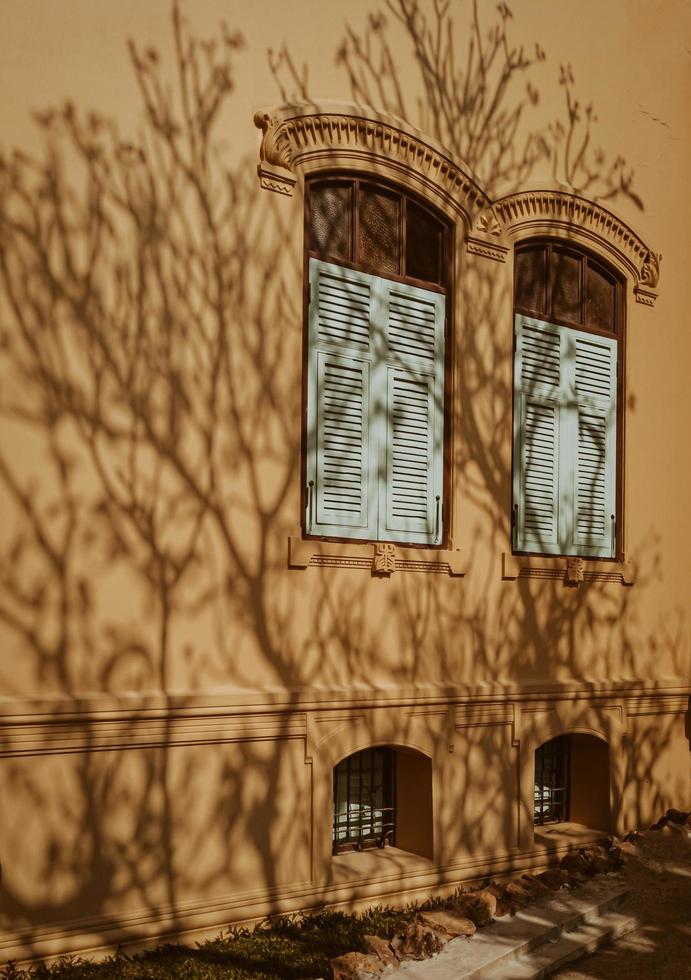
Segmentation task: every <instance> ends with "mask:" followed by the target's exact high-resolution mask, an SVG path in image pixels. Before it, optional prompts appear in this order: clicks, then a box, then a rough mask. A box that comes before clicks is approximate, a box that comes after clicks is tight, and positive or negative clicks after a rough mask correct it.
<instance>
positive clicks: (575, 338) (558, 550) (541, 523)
mask: <svg viewBox="0 0 691 980" xmlns="http://www.w3.org/2000/svg"><path fill="white" fill-rule="evenodd" d="M622 293H623V290H622V287H621V285H620V283H619V280H618V279H617V278H616V277H615V276H614V274H613V273H612V272H611V271H610V270H609V269H607V268H605V267H604V266H603V265H602V264H601V263H599V262H597V261H595V260H594V259H592V258H591V257H590V256H588V255H585V254H583V253H581V252H578V251H575V250H574V249H572V248H569V247H565V246H562V245H557V244H552V243H540V244H530V245H528V246H524V247H521V248H519V249H517V251H516V262H515V311H516V313H515V358H514V463H513V533H514V549H515V550H516V551H519V552H529V553H537V554H555V555H581V556H583V557H593V558H613V557H616V555H617V543H618V536H619V541H620V540H621V527H620V525H621V521H620V520H619V519H618V515H619V514H620V513H621V500H620V497H621V490H620V480H619V463H618V454H619V452H620V447H621V432H620V429H621V411H620V402H621V397H620V392H621V387H622V369H623V356H622V346H623V337H622V326H621V323H622V307H623V296H622ZM619 550H620V546H619Z"/></svg>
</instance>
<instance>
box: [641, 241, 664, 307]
mask: <svg viewBox="0 0 691 980" xmlns="http://www.w3.org/2000/svg"><path fill="white" fill-rule="evenodd" d="M661 261H662V255H659V254H656V253H655V252H651V251H648V252H647V253H646V256H645V258H644V260H643V265H642V266H641V271H640V272H639V274H638V282H637V283H636V285H635V287H634V294H635V296H636V302H637V303H643V304H644V305H645V306H653V305H654V304H655V300H656V299H657V293H656V292H655V288H656V287H657V284H658V282H659V281H660V262H661Z"/></svg>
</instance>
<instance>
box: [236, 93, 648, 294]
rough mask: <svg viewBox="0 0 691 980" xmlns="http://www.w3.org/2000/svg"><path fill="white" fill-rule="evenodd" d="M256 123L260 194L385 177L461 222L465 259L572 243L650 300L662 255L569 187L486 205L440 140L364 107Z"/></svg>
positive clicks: (272, 116)
mask: <svg viewBox="0 0 691 980" xmlns="http://www.w3.org/2000/svg"><path fill="white" fill-rule="evenodd" d="M254 122H255V125H256V126H257V127H258V128H259V129H261V130H262V133H263V137H262V142H261V147H260V162H259V165H258V168H257V170H258V174H259V180H260V183H261V186H262V187H264V188H266V189H267V190H273V191H276V192H278V193H280V194H287V195H290V194H292V193H293V189H294V187H295V184H296V183H297V179H298V176H299V175H301V174H313V173H318V172H319V171H324V170H327V169H332V170H338V169H341V170H354V171H358V172H360V173H368V174H371V175H380V176H385V177H388V178H389V179H394V180H398V181H399V182H401V183H402V184H403V185H404V186H407V187H408V188H410V189H412V190H415V191H417V192H418V193H422V194H423V195H425V196H426V197H428V198H429V199H430V200H431V201H432V202H436V203H437V204H438V205H440V206H442V207H443V209H444V210H445V211H446V212H447V213H455V214H456V216H458V217H459V218H461V220H462V222H463V224H464V226H465V231H466V239H465V241H466V248H467V250H468V251H469V252H472V253H474V254H477V255H480V256H484V257H486V258H488V259H493V260H495V261H499V262H504V261H505V260H506V257H507V255H508V253H509V247H510V243H512V242H513V241H515V240H517V239H520V238H525V237H530V236H535V235H551V236H557V237H563V238H570V239H572V240H574V241H575V242H577V243H580V244H581V245H583V246H585V247H590V248H591V249H595V250H596V251H597V252H599V253H600V255H601V256H602V257H603V258H605V259H609V260H611V261H614V262H615V264H617V265H618V266H619V267H620V268H621V269H622V271H624V272H625V273H626V274H627V275H628V276H629V277H630V279H631V280H632V283H633V287H634V295H635V298H636V301H637V302H639V303H643V304H644V305H646V306H653V305H654V303H655V300H656V298H657V292H656V289H657V285H658V281H659V278H660V259H661V256H660V255H659V254H658V253H656V252H655V251H654V250H653V249H652V248H651V247H650V246H649V245H648V244H646V242H644V241H643V239H642V238H641V237H640V236H639V235H638V234H637V233H636V232H635V231H634V230H633V229H632V228H631V227H630V226H629V225H628V224H627V223H626V222H624V221H623V220H622V219H620V218H619V217H617V215H616V214H615V213H614V212H613V211H611V210H610V209H609V208H606V207H604V206H603V205H602V204H598V203H596V202H594V201H590V200H588V199H587V198H585V197H582V196H581V195H579V194H578V192H577V191H576V190H574V189H572V188H564V187H561V186H556V187H551V188H550V187H545V188H542V189H525V190H522V191H518V192H515V193H511V194H508V195H506V196H503V197H501V198H499V199H497V200H495V201H493V200H491V198H490V196H489V195H488V193H487V191H486V189H485V188H484V187H483V185H482V183H481V181H480V180H479V179H478V178H477V177H476V176H475V175H474V174H473V173H472V171H471V170H470V169H469V168H468V167H466V166H465V165H464V164H463V162H462V161H459V160H457V159H455V158H454V156H453V154H452V153H451V151H450V150H448V149H447V148H446V147H444V146H443V145H442V144H441V143H439V142H437V141H436V140H435V139H433V138H432V137H431V136H427V135H425V134H423V133H421V132H420V130H418V129H416V128H415V127H414V126H411V125H410V124H408V123H407V122H404V121H403V120H401V119H398V118H396V117H395V116H391V115H389V114H387V113H382V112H378V111H377V110H376V109H373V108H372V107H370V106H362V105H352V104H349V103H345V102H323V103H292V104H285V105H280V106H274V107H271V108H269V109H262V110H259V111H258V112H257V113H255V116H254Z"/></svg>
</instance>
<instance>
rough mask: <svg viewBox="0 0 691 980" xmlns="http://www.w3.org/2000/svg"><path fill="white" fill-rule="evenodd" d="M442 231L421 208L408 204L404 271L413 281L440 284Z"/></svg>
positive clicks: (437, 223)
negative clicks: (421, 280)
mask: <svg viewBox="0 0 691 980" xmlns="http://www.w3.org/2000/svg"><path fill="white" fill-rule="evenodd" d="M441 243H442V229H441V227H440V225H439V222H437V221H435V220H434V218H433V217H432V216H431V215H430V214H428V213H427V211H425V210H424V209H423V208H419V207H417V205H415V204H413V203H412V202H408V207H407V221H406V250H405V271H406V275H407V276H412V277H413V278H414V279H424V280H426V281H427V282H438V283H441V258H442V257H441Z"/></svg>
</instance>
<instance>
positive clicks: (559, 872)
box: [535, 868, 569, 892]
mask: <svg viewBox="0 0 691 980" xmlns="http://www.w3.org/2000/svg"><path fill="white" fill-rule="evenodd" d="M535 877H536V878H537V880H538V881H541V882H542V884H543V885H545V886H546V887H547V888H549V890H550V891H553V892H558V891H559V889H560V888H561V887H563V885H565V884H566V883H567V881H568V880H569V873H568V871H564V870H563V869H562V868H550V869H549V870H548V871H543V872H542V873H541V874H539V875H536V876H535Z"/></svg>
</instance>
